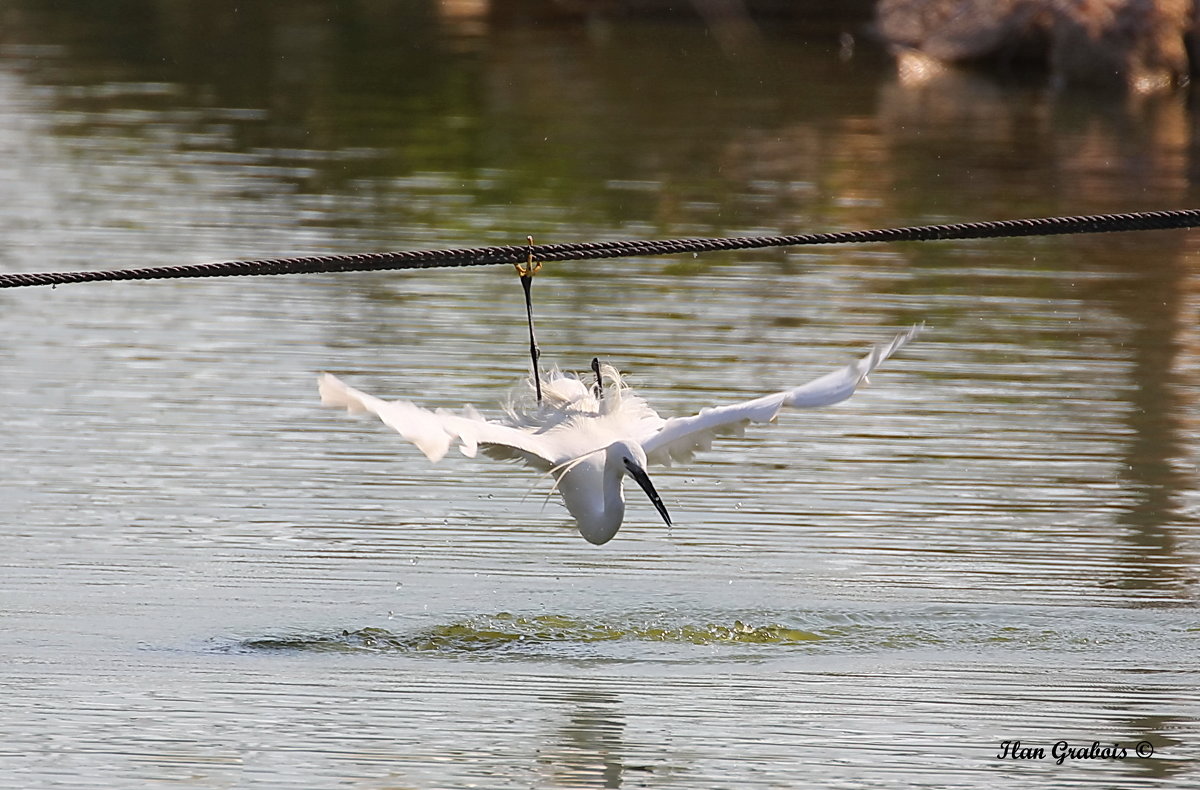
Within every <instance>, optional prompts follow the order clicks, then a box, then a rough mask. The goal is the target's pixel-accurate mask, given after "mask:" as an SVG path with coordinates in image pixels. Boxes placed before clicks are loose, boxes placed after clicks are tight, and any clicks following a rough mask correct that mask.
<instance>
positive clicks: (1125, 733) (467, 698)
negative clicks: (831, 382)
mask: <svg viewBox="0 0 1200 790" xmlns="http://www.w3.org/2000/svg"><path fill="white" fill-rule="evenodd" d="M33 5H35V4H20V7H21V9H22V14H21V15H18V16H16V17H14V18H15V19H16V20H17V22H18V23H19V24H15V25H14V28H13V31H14V32H12V33H11V34H10V36H9V37H8V38H6V39H5V43H4V46H3V49H2V50H0V152H2V153H3V156H0V195H2V198H3V199H2V200H0V235H2V237H3V238H4V239H5V244H4V245H3V247H2V248H0V269H3V270H5V271H26V270H29V271H32V270H40V269H74V268H100V267H112V266H151V265H161V264H169V263H178V262H195V261H207V260H220V259H229V258H246V257H254V256H278V255H285V254H291V253H303V252H327V251H347V252H349V251H354V252H361V251H369V250H376V249H401V248H421V247H431V246H474V245H478V244H490V243H513V242H518V243H519V242H520V241H522V240H523V238H524V236H525V234H527V233H533V234H534V235H535V236H536V237H537V238H538V240H539V241H547V242H550V241H567V240H589V239H602V238H632V237H668V236H679V235H692V234H695V235H719V234H729V233H756V232H766V233H780V232H800V231H808V230H837V229H847V228H866V227H873V226H886V225H900V224H917V223H925V222H941V221H965V220H976V219H992V218H1007V217H1019V216H1035V215H1043V214H1054V213H1071V214H1078V213H1091V212H1097V211H1119V210H1137V209H1150V208H1166V207H1175V206H1183V205H1190V203H1191V202H1194V201H1192V194H1193V187H1192V176H1191V169H1190V167H1189V161H1190V151H1191V148H1190V145H1191V144H1190V138H1189V134H1190V131H1189V130H1190V123H1191V121H1190V120H1189V118H1188V116H1187V111H1186V107H1185V104H1184V99H1183V97H1169V98H1165V99H1161V100H1156V101H1150V102H1145V103H1142V104H1138V105H1133V104H1123V103H1118V102H1109V103H1105V102H1101V101H1100V100H1098V99H1096V98H1095V97H1092V98H1089V99H1086V100H1085V99H1080V98H1076V97H1071V96H1055V95H1053V94H1050V93H1048V92H1047V91H1045V90H1044V89H1043V87H1042V86H1041V85H1040V84H1039V83H1038V82H1037V81H1036V80H1033V79H1030V80H1024V81H1018V82H1017V83H1016V84H1007V83H997V82H989V81H987V80H986V79H983V78H981V77H978V76H961V75H947V76H944V77H941V78H939V79H938V80H936V81H934V82H931V83H926V84H922V85H912V84H902V83H900V82H898V81H897V80H896V79H895V78H894V76H893V75H892V74H891V73H890V71H889V67H888V64H887V62H886V60H884V59H883V58H882V57H880V56H879V55H877V54H873V53H872V52H871V51H870V49H869V47H866V46H860V47H859V48H858V49H856V51H855V56H854V57H853V58H850V59H849V60H845V59H844V54H845V53H844V52H841V51H840V49H839V44H838V42H837V40H836V37H835V36H834V35H833V34H828V35H826V34H825V33H819V34H817V33H814V34H813V35H811V36H807V37H806V36H803V35H800V34H798V33H797V32H796V31H770V30H768V31H764V33H763V39H762V41H761V42H760V46H759V47H758V48H756V50H755V51H754V52H743V53H738V52H731V51H729V50H723V49H721V48H720V47H719V46H718V45H717V44H715V43H714V42H713V40H712V38H711V37H709V36H708V35H706V34H705V32H704V31H703V29H700V28H695V27H692V26H688V25H675V24H669V23H662V22H629V23H621V24H615V25H600V26H590V27H588V26H565V27H557V26H543V27H523V26H507V27H488V26H487V25H482V24H472V25H467V26H466V27H458V26H456V25H454V24H450V23H449V22H447V21H446V20H445V19H441V20H439V19H438V18H437V17H435V16H425V15H418V16H417V17H415V18H398V17H396V16H395V15H378V16H375V17H370V16H355V14H354V13H350V12H347V14H345V15H343V16H335V17H333V18H331V19H330V18H329V17H328V15H327V14H324V13H322V12H323V11H324V10H325V9H324V4H320V3H313V4H307V5H305V6H303V8H304V9H306V10H305V11H304V12H303V13H297V14H295V15H294V16H290V17H289V18H287V19H276V18H273V17H271V16H270V15H269V14H260V15H258V16H253V17H249V18H248V17H245V16H239V15H231V14H230V13H228V12H222V13H221V14H218V18H219V19H220V20H222V21H223V24H225V28H224V29H225V31H226V32H225V34H224V35H223V36H221V37H217V38H216V39H213V38H211V37H206V36H202V35H200V33H199V31H198V30H193V27H194V25H192V24H191V19H190V17H189V16H188V15H187V14H184V13H182V12H180V14H179V15H176V16H170V15H166V16H151V17H148V19H150V20H151V21H152V22H153V24H151V23H150V22H147V23H146V24H145V25H143V26H136V25H135V26H124V27H120V28H119V29H114V28H113V27H110V26H106V25H105V24H102V23H101V22H100V21H98V20H96V19H91V18H88V17H87V16H86V12H84V11H71V12H68V13H64V14H61V15H58V16H56V17H55V18H54V19H49V18H46V17H43V16H42V15H41V14H39V13H38V12H37V10H36V9H34V8H31V7H32V6H33ZM185 7H186V6H185ZM356 13H363V14H365V13H367V12H356ZM327 20H328V21H327ZM839 53H840V54H841V56H840V54H839ZM645 75H654V79H652V80H647V79H645ZM968 97H969V100H968ZM1198 261H1200V250H1198V249H1197V242H1196V241H1195V237H1194V235H1193V234H1189V233H1188V232H1161V233H1148V234H1129V235H1122V236H1112V237H1079V238H1054V239H1023V240H1015V241H987V242H945V243H938V244H919V245H918V244H912V245H907V246H901V245H893V246H877V247H869V248H868V247H859V248H822V249H815V248H811V249H806V250H803V251H800V252H786V253H785V252H779V251H767V252H762V251H759V252H748V253H740V254H736V255H733V254H730V255H712V256H700V257H696V258H686V259H662V260H622V261H610V262H603V263H591V264H580V265H562V264H559V265H552V266H547V268H546V269H545V270H544V274H543V275H540V276H539V277H538V278H537V280H536V282H535V286H534V293H535V298H536V309H537V314H538V319H539V330H540V338H541V340H542V346H543V352H544V354H545V358H546V360H547V361H548V362H550V363H554V364H558V365H560V366H562V367H564V368H566V369H575V370H585V369H586V367H587V365H588V362H589V361H590V360H591V358H592V356H594V355H600V356H601V357H603V358H604V359H606V360H609V361H610V362H612V363H613V364H615V365H616V366H618V367H619V368H620V369H622V370H623V371H625V372H626V373H627V374H628V375H629V377H630V379H631V380H632V382H633V383H634V385H635V386H637V387H638V388H639V389H640V390H641V391H643V392H644V393H645V395H646V396H647V397H648V398H649V399H650V401H651V403H652V404H654V405H655V406H657V407H658V408H659V409H660V410H661V411H662V412H663V413H664V414H675V413H687V412H692V411H695V410H697V409H699V408H701V407H703V406H706V405H710V404H714V403H720V402H729V401H735V400H738V399H742V398H747V397H752V396H754V395H758V394H761V393H763V392H766V391H771V390H773V389H778V388H782V387H784V386H788V385H793V384H795V383H798V382H800V381H803V380H806V379H807V378H808V377H810V376H812V375H816V374H819V373H822V372H824V371H825V370H827V369H829V368H830V367H832V366H834V365H837V364H841V363H842V362H844V361H846V360H848V359H849V358H851V357H852V356H853V355H855V354H858V353H861V352H862V350H863V349H865V348H866V347H867V346H868V345H869V344H870V343H873V342H879V341H883V340H885V339H887V338H888V337H890V335H891V333H892V332H893V331H895V330H896V329H898V328H900V327H903V326H905V325H907V324H910V323H913V322H916V321H920V320H924V321H926V322H927V323H928V325H929V330H928V332H927V333H926V334H925V335H924V336H922V338H921V339H920V341H919V342H918V343H916V344H914V345H913V346H911V347H910V348H908V349H906V350H905V351H904V352H903V353H902V354H901V355H900V356H899V357H897V358H896V359H895V360H893V361H891V362H890V363H889V364H888V366H887V368H886V369H885V370H881V371H880V372H879V374H878V375H877V376H873V377H872V384H871V386H870V387H868V388H866V389H865V390H863V391H862V392H860V393H859V394H857V395H856V396H855V397H854V398H853V399H851V400H850V401H848V402H846V403H845V404H842V405H840V406H837V407H835V408H832V409H828V410H825V411H820V412H815V413H788V414H785V415H783V416H781V418H780V420H779V423H778V424H777V425H775V426H757V427H755V428H753V429H752V430H751V431H749V432H748V434H747V436H746V437H745V438H744V439H728V440H723V441H722V442H720V443H719V444H718V447H717V448H716V449H714V451H713V452H712V453H709V454H707V455H705V456H703V458H702V460H701V461H700V462H698V463H695V464H691V465H688V466H683V467H676V468H672V469H665V470H657V472H656V475H655V479H656V482H657V485H658V488H659V490H660V492H661V493H662V494H663V496H664V499H665V500H666V503H667V505H668V507H669V508H670V509H671V512H672V515H673V516H674V518H675V521H676V524H675V526H674V527H673V528H671V529H667V528H666V527H664V526H663V525H662V524H661V522H660V521H659V520H658V517H657V514H656V513H655V512H654V511H653V508H652V507H651V506H650V505H649V503H647V502H644V501H642V500H641V498H640V497H638V496H634V494H636V493H637V492H636V491H631V492H630V494H631V496H630V501H631V504H630V508H629V512H628V513H627V518H626V523H625V526H624V527H623V528H622V530H621V532H620V533H619V534H618V536H617V538H616V539H615V540H613V541H612V542H611V543H609V544H607V545H605V546H603V547H594V546H591V545H588V544H586V543H585V542H584V541H583V540H582V539H581V538H580V537H579V536H578V535H577V534H576V533H575V531H574V529H573V525H572V523H571V522H570V520H569V518H568V517H567V515H566V513H565V511H564V510H563V509H562V508H561V506H560V505H559V504H558V502H557V500H555V499H551V500H550V501H549V502H545V503H544V499H545V494H546V492H547V490H548V483H547V482H546V481H545V480H539V479H538V478H537V476H536V475H532V474H530V473H524V472H521V471H519V470H517V469H516V468H513V467H509V466H504V465H494V464H490V463H489V462H487V461H482V460H471V459H465V458H460V457H458V456H457V455H452V456H451V457H448V458H447V459H446V460H445V461H444V462H442V463H441V464H438V465H437V466H431V465H430V464H428V462H427V461H426V460H425V459H424V457H423V456H421V455H420V454H419V453H418V452H416V451H415V450H414V449H413V448H411V447H408V446H407V445H405V444H404V443H403V442H401V441H400V440H399V439H398V437H395V436H393V435H390V434H389V433H388V432H387V431H386V430H385V429H383V428H382V427H380V426H377V425H375V424H373V423H370V422H366V421H354V420H352V419H349V418H347V417H345V416H344V415H339V414H336V413H333V412H330V411H326V410H322V409H321V408H319V406H318V404H317V398H316V387H315V377H316V374H317V372H318V371H322V370H328V371H331V372H334V373H337V374H338V375H339V376H342V377H344V378H345V379H347V380H348V381H350V382H351V383H353V384H355V385H357V386H360V387H361V388H363V389H366V390H367V391H371V392H375V393H378V394H380V395H383V396H389V397H405V398H412V399H414V400H416V401H418V402H419V403H421V404H423V405H429V406H440V405H448V406H457V405H459V404H461V403H474V404H476V405H477V406H479V407H480V408H482V409H485V410H486V409H491V408H494V407H495V405H496V404H497V403H498V402H499V401H501V400H502V399H503V398H504V397H505V395H506V394H507V393H508V392H509V390H510V389H511V388H512V387H513V386H515V385H516V384H517V383H518V382H519V381H520V379H521V378H522V376H523V375H524V373H525V369H526V365H527V359H526V357H525V356H524V348H525V346H524V342H525V341H524V339H523V338H524V331H525V327H524V314H523V307H522V304H521V294H520V288H519V287H518V284H517V279H516V277H515V276H513V273H512V271H511V269H505V268H496V269H494V270H472V271H462V272H424V273H413V274H352V275H329V276H311V277H307V276H306V277H285V278H264V279H254V280H247V279H229V280H213V281H196V282H186V281H163V282H154V283H133V284H109V285H99V284H97V285H82V286H70V287H62V288H57V289H53V290H51V289H31V290H13V291H7V292H5V293H2V294H0V335H2V336H3V337H4V343H3V344H2V345H0V402H2V403H3V406H0V409H2V411H3V415H4V418H3V426H4V427H3V428H2V429H0V437H2V440H3V448H4V464H3V467H2V470H3V472H2V474H0V541H2V542H3V546H4V551H3V553H2V559H0V564H2V565H3V570H2V576H0V579H2V582H0V589H2V590H3V594H2V598H0V600H2V602H3V615H4V632H5V636H4V638H3V639H0V659H2V661H3V665H4V672H3V674H2V675H0V682H2V683H3V688H4V700H5V701H4V714H5V715H4V716H3V717H0V742H2V743H3V744H4V746H3V747H0V765H2V766H3V767H4V770H3V772H0V785H5V786H11V787H32V786H69V787H127V786H130V785H131V784H137V785H138V786H157V785H168V784H169V785H172V786H185V787H228V786H233V785H245V784H252V783H253V784H259V785H263V786H279V787H295V786H322V787H333V786H348V787H394V786H417V787H464V786H480V787H530V786H534V787H620V786H627V787H705V788H707V787H783V786H794V785H795V784H796V783H797V782H798V781H801V780H803V781H804V782H805V783H806V784H810V785H813V786H828V787H861V786H864V785H869V786H875V787H945V786H951V785H953V786H956V787H964V786H966V787H989V788H991V787H1022V788H1028V787H1047V788H1049V787H1054V788H1059V787H1081V788H1092V787H1111V786H1121V787H1140V786H1145V787H1150V786H1153V787H1168V786H1176V787H1187V786H1191V785H1193V784H1194V783H1195V781H1196V777H1197V771H1196V763H1195V760H1196V757H1197V749H1196V743H1197V737H1198V735H1200V727H1198V725H1197V717H1198V715H1200V704H1198V703H1200V699H1198V696H1197V692H1196V688H1197V685H1198V683H1200V672H1198V671H1197V664H1196V659H1195V656H1196V652H1197V647H1198V639H1200V636H1198V635H1200V620H1198V619H1197V616H1196V604H1197V585H1198V579H1200V574H1198V572H1197V565H1196V563H1197V558H1198V553H1200V528H1198V524H1197V519H1198V517H1200V496H1198V494H1197V458H1198V453H1197V445H1196V438H1195V437H1196V435H1197V416H1196V415H1197V410H1196V405H1197V404H1196V401H1197V396H1198V393H1200V389H1198V386H1197V385H1198V380H1197V370H1198V369H1200V368H1198V364H1197V353H1198V349H1200V340H1198V338H1197V333H1196V326H1197V325H1198V323H1197V317H1198V315H1197V308H1198V297H1197V294H1200V285H1198V283H1197V279H1196V277H1197V275H1196V271H1197V266H1198ZM1018 739H1019V740H1020V741H1022V743H1023V744H1026V745H1030V746H1042V747H1044V748H1046V750H1047V752H1049V750H1050V748H1051V746H1052V744H1054V743H1055V742H1056V741H1060V740H1064V741H1067V742H1069V744H1071V745H1072V746H1085V747H1086V746H1089V745H1090V744H1091V743H1092V742H1093V741H1097V742H1099V743H1100V744H1102V745H1104V744H1110V743H1113V742H1120V743H1121V744H1124V745H1125V746H1126V747H1128V748H1129V756H1127V757H1126V759H1123V760H1105V759H1097V760H1083V759H1071V760H1066V761H1064V763H1063V764H1061V765H1056V764H1055V760H1054V759H1053V758H1052V757H1048V758H1046V759H1040V760H1032V761H1014V760H1008V759H1001V758H998V757H997V754H998V753H999V752H1000V751H1001V743H1002V742H1003V741H1006V740H1018ZM1141 741H1145V742H1147V743H1149V744H1151V745H1152V747H1153V749H1154V756H1153V757H1151V758H1145V759H1142V758H1138V757H1137V756H1136V755H1135V754H1134V752H1133V747H1134V744H1137V743H1138V742H1141Z"/></svg>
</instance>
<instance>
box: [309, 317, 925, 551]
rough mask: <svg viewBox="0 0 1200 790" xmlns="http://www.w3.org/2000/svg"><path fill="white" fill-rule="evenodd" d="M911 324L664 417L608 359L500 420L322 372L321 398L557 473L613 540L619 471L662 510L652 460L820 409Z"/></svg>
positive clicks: (582, 527)
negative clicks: (692, 410)
mask: <svg viewBox="0 0 1200 790" xmlns="http://www.w3.org/2000/svg"><path fill="white" fill-rule="evenodd" d="M921 328H922V327H921V325H918V326H913V327H911V328H910V329H908V330H907V331H906V332H903V333H901V334H899V335H897V336H896V338H895V339H894V340H892V342H891V343H888V344H886V345H882V346H876V347H874V348H872V349H871V351H870V353H868V354H867V355H866V356H865V357H863V358H862V359H859V360H857V361H855V362H852V363H850V364H849V365H846V366H844V367H842V368H839V369H838V370H835V371H833V372H832V373H829V374H826V375H825V376H821V377H820V378H817V379H815V380H813V381H811V382H809V383H808V384H804V385H801V386H799V387H795V388H793V389H789V390H783V391H781V392H776V393H773V394H771V395H764V396H762V397H760V398H755V399H753V400H749V401H743V402H741V403H735V404H731V405H728V406H720V407H716V408H711V409H704V410H702V411H701V412H700V413H699V414H696V415H693V416H690V417H673V418H670V419H663V418H662V417H660V416H659V415H658V413H657V412H655V411H654V409H653V408H651V407H650V405H649V404H648V403H646V401H645V400H644V399H643V398H642V397H641V396H639V395H637V394H636V393H634V392H633V391H632V390H630V389H629V387H628V386H627V385H626V384H625V383H624V382H623V381H622V379H621V376H620V374H618V373H617V371H616V370H615V369H613V368H611V367H609V366H607V365H604V366H601V367H600V368H599V373H600V378H601V379H602V380H603V381H604V382H605V384H604V386H603V387H601V385H600V383H599V382H598V383H597V385H596V386H595V387H592V386H589V385H587V384H585V383H584V381H583V380H581V379H580V378H578V377H576V376H573V375H570V374H563V373H559V372H558V371H552V372H551V373H549V374H548V375H546V376H544V377H543V378H542V379H541V381H540V384H541V393H542V400H541V401H540V402H535V401H534V400H533V399H532V391H533V387H532V382H531V386H530V388H529V389H530V393H528V394H526V395H525V396H524V397H521V398H519V399H518V400H517V401H515V402H513V403H510V404H508V406H506V408H505V415H504V417H503V418H501V419H499V420H488V419H486V418H484V417H483V416H482V415H480V414H479V413H478V412H477V411H476V410H475V409H473V408H471V407H467V408H466V409H464V410H463V411H462V412H460V413H457V414H455V413H452V412H449V411H446V410H443V409H438V410H437V411H429V410H427V409H424V408H421V407H419V406H416V405H414V404H412V403H409V402H407V401H383V400H380V399H379V398H376V397H373V396H371V395H367V394H366V393H363V392H359V391H358V390H355V389H353V388H351V387H348V386H346V385H345V384H344V383H342V382H341V381H340V380H339V379H337V378H336V377H334V376H331V375H329V374H327V373H326V374H323V375H322V376H321V378H320V392H321V402H322V403H324V404H325V405H327V406H333V407H340V408H345V409H347V410H348V411H350V412H351V413H361V412H369V413H372V414H374V415H376V416H377V417H379V418H380V419H381V420H382V421H383V422H384V423H385V424H387V425H388V426H390V427H391V428H393V429H395V430H396V431H397V432H398V433H400V435H401V436H403V437H404V438H406V439H408V440H409V441H411V442H412V443H413V444H415V445H416V446H417V447H418V448H419V449H420V450H421V451H422V452H423V453H425V455H426V457H428V458H429V460H431V461H434V462H437V461H439V460H441V459H442V458H443V457H444V456H445V455H446V453H447V452H448V451H449V449H450V446H451V444H452V443H454V442H458V443H459V446H460V449H461V451H462V453H463V454H464V455H467V456H474V455H475V454H476V452H477V450H478V449H482V450H483V451H484V452H485V453H487V454H488V455H490V456H492V457H495V458H500V459H505V460H517V461H522V462H524V463H526V464H527V465H529V466H531V467H533V468H535V469H538V470H539V471H542V472H548V473H553V474H556V476H557V482H556V485H557V488H558V490H559V492H560V493H561V494H562V497H563V502H564V503H565V504H566V506H567V510H568V511H569V512H570V513H571V515H572V516H573V517H574V518H575V521H576V523H577V525H578V527H579V532H580V534H581V535H583V537H584V539H586V540H587V541H588V542H590V543H594V544H602V543H607V542H608V541H609V540H611V539H612V537H613V536H614V535H615V534H616V533H617V530H618V529H620V527H621V522H622V521H623V519H624V516H625V497H624V493H623V491H622V487H621V480H622V479H623V478H624V477H625V475H629V476H630V477H632V478H633V479H634V480H635V481H636V482H637V483H638V484H639V485H640V486H641V487H642V489H643V490H644V491H645V492H646V494H647V496H649V497H650V500H651V501H652V502H653V503H654V505H655V507H656V508H657V509H658V511H659V513H660V514H661V515H662V517H663V519H664V520H665V521H666V522H667V523H668V524H670V523H671V522H670V517H669V516H668V514H667V510H666V507H665V506H664V505H663V504H662V501H661V499H659V497H658V493H657V492H656V491H655V489H654V486H653V485H652V484H651V482H650V478H649V477H648V476H647V475H646V471H645V469H646V467H647V466H648V465H650V464H663V465H670V464H671V463H672V462H673V461H685V460H689V459H690V458H691V457H692V456H693V455H694V454H695V452H696V451H697V450H702V449H704V450H706V449H708V447H709V445H710V444H711V442H712V439H713V438H714V437H715V436H718V435H721V434H727V433H741V432H742V431H744V429H745V426H746V425H747V424H748V423H750V422H771V421H773V420H774V419H775V417H776V415H778V413H779V410H780V409H781V408H783V407H784V406H790V407H794V408H815V407H819V406H827V405H830V404H833V403H837V402H839V401H842V400H845V399H846V398H849V397H850V396H851V395H852V394H853V393H854V390H855V389H856V388H857V387H858V385H859V383H861V382H862V381H864V380H865V379H866V377H867V375H868V374H869V373H870V372H871V371H873V370H874V369H875V368H876V367H877V366H878V365H879V364H880V363H881V362H883V361H884V360H885V359H887V358H888V357H889V356H891V355H892V354H893V353H895V352H896V351H898V350H899V349H901V348H903V347H904V346H905V345H907V344H908V343H909V342H910V341H911V340H912V339H913V338H914V337H916V335H917V333H918V332H919V331H920V330H921Z"/></svg>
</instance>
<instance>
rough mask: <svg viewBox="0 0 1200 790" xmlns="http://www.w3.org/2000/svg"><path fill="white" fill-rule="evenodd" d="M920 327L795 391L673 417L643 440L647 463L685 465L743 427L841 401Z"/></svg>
mask: <svg viewBox="0 0 1200 790" xmlns="http://www.w3.org/2000/svg"><path fill="white" fill-rule="evenodd" d="M924 327H925V325H924V324H915V325H913V326H911V327H909V329H908V330H907V331H904V332H901V333H900V334H898V335H896V337H895V338H894V339H893V340H892V342H890V343H886V344H883V345H877V346H874V347H873V348H872V349H871V351H870V352H869V353H868V354H867V355H866V356H864V357H863V358H862V359H859V360H857V361H855V362H851V363H850V364H849V365H846V366H845V367H842V368H838V369H837V370H835V371H833V372H832V373H826V374H825V375H824V376H821V377H820V378H817V379H813V380H812V381H810V382H808V383H807V384H801V385H800V386H799V387H795V388H793V389H790V390H783V391H782V392H776V393H773V394H771V395H763V396H762V397H761V398H754V399H753V400H748V401H743V402H741V403H732V404H730V405H728V406H718V407H716V408H711V409H704V410H702V411H701V412H700V413H699V414H696V415H693V416H691V417H672V418H671V419H669V420H667V421H666V423H664V424H663V426H662V427H661V428H660V429H659V430H658V432H657V433H655V434H653V435H651V436H650V437H648V438H646V439H644V440H643V441H642V449H643V450H645V451H646V458H647V459H648V460H649V461H650V462H651V463H657V464H670V463H671V462H672V461H687V460H689V459H690V458H691V457H692V456H693V455H695V453H696V451H697V450H707V449H708V448H709V446H710V445H711V444H712V440H713V438H714V437H716V436H719V435H721V434H730V433H741V432H742V431H744V430H745V427H746V425H747V423H751V422H771V421H773V420H774V419H775V417H776V416H778V414H779V410H780V409H782V408H783V407H784V406H790V407H792V408H796V409H814V408H818V407H820V406H829V405H832V404H834V403H839V402H841V401H844V400H846V399H847V398H849V397H850V396H851V395H853V394H854V391H855V390H856V389H857V388H858V385H859V384H860V383H861V382H863V381H864V380H866V378H867V375H868V374H870V373H871V371H873V370H875V368H877V367H879V365H880V363H882V362H883V361H884V360H885V359H887V358H888V357H890V356H891V355H892V354H894V353H896V352H897V351H899V350H900V349H902V348H904V347H905V346H906V345H908V344H909V343H910V342H911V341H912V339H913V338H915V337H916V336H917V335H918V334H919V333H920V332H921V330H922V329H924Z"/></svg>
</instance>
